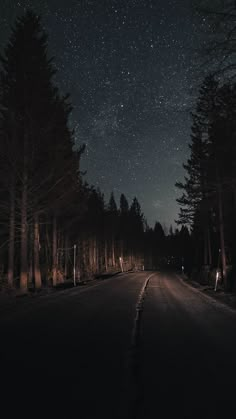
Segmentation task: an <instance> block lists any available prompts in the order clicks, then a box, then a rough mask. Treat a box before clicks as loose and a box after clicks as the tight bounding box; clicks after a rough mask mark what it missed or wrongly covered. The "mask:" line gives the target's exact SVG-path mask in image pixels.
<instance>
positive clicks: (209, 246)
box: [207, 227, 212, 266]
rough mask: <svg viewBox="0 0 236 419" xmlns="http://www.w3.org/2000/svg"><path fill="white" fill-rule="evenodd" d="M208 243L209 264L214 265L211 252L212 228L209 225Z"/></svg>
mask: <svg viewBox="0 0 236 419" xmlns="http://www.w3.org/2000/svg"><path fill="white" fill-rule="evenodd" d="M207 245H208V264H209V265H210V266H211V265H212V252H211V235H210V229H209V227H208V229H207Z"/></svg>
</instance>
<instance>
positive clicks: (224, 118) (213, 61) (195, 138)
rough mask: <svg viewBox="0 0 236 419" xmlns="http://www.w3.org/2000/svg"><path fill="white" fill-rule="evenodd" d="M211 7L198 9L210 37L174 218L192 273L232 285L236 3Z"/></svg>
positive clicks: (235, 255) (235, 199)
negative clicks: (187, 243) (186, 242)
mask: <svg viewBox="0 0 236 419" xmlns="http://www.w3.org/2000/svg"><path fill="white" fill-rule="evenodd" d="M202 3H203V2H202ZM208 3H209V2H208ZM218 3H219V2H218ZM213 7H214V4H212V5H211V6H209V7H207V6H206V3H205V4H204V8H202V9H201V8H200V9H199V12H200V13H204V16H206V18H207V19H208V25H209V29H210V33H211V37H210V41H209V42H208V43H206V45H205V48H204V53H203V69H204V70H205V77H204V80H203V82H202V85H201V87H200V90H199V94H198V99H197V103H196V105H195V109H194V110H193V111H192V113H191V117H192V129H191V142H190V144H189V147H190V157H189V159H187V161H186V162H185V163H184V165H183V167H184V169H185V180H184V182H177V183H176V186H177V188H179V189H180V191H181V195H180V197H179V199H178V203H179V205H180V213H179V219H178V223H179V224H182V225H189V226H191V236H192V240H193V244H194V254H193V276H194V277H195V278H198V279H200V280H201V281H203V282H205V283H209V282H211V281H212V280H213V281H214V280H215V277H216V275H217V274H218V275H219V276H220V279H221V282H222V283H223V286H224V289H226V290H229V291H230V290H233V289H235V278H234V277H235V263H236V246H235V240H234V238H235V234H236V222H235V213H236V142H235V140H236V138H235V134H236V118H235V116H236V85H235V68H236V64H235V52H236V39H235V32H236V23H235V18H236V5H235V2H233V1H229V2H224V5H223V7H222V2H221V7H220V8H218V9H213ZM216 10H217V11H216Z"/></svg>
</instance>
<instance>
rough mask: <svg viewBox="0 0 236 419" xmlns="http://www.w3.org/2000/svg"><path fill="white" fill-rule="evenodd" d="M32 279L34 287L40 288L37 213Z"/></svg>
mask: <svg viewBox="0 0 236 419" xmlns="http://www.w3.org/2000/svg"><path fill="white" fill-rule="evenodd" d="M34 281H35V288H36V289H39V288H41V286H42V279H41V271H40V262H39V218H38V214H37V213H36V214H35V215H34Z"/></svg>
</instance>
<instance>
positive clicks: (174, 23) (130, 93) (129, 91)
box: [0, 0, 204, 226]
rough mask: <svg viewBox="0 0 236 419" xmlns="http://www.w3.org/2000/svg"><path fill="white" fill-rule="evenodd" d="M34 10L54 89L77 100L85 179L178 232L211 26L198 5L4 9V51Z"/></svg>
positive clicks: (36, 4)
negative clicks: (19, 19) (18, 21)
mask: <svg viewBox="0 0 236 419" xmlns="http://www.w3.org/2000/svg"><path fill="white" fill-rule="evenodd" d="M28 6H31V7H32V8H33V9H34V10H36V11H37V12H39V13H41V14H42V17H43V24H44V26H45V29H46V31H47V32H48V34H49V53H50V55H53V56H55V64H56V67H57V69H58V74H57V76H56V81H57V83H58V84H59V86H60V87H61V89H62V91H63V92H67V91H68V92H69V93H71V100H72V103H73V106H74V110H73V115H72V121H71V123H72V126H73V127H74V128H75V138H76V143H77V144H82V143H85V144H86V152H85V154H84V156H83V158H82V170H86V171H87V174H86V179H87V180H88V181H89V183H91V184H93V185H95V186H98V187H100V188H101V190H102V191H103V192H104V193H105V197H106V198H108V197H109V194H110V192H111V191H112V190H113V191H114V192H115V196H116V198H117V201H118V200H119V195H120V194H121V193H122V192H123V193H124V194H125V195H126V196H127V198H128V200H130V201H131V199H132V198H133V196H137V198H138V200H139V201H140V203H141V206H142V209H143V212H144V213H145V216H146V217H147V220H148V223H149V224H150V225H153V223H154V222H155V220H158V221H160V222H162V223H164V224H165V225H166V226H168V225H169V224H170V223H172V224H173V222H174V219H176V218H177V213H178V207H177V204H176V202H175V200H176V197H177V196H178V195H179V191H178V190H176V188H175V182H176V181H177V180H181V179H182V178H183V175H184V170H183V168H182V163H183V162H184V161H185V160H186V158H187V156H188V143H189V141H190V125H191V121H190V116H189V110H190V108H191V106H192V103H193V95H192V90H193V89H194V88H195V87H196V74H195V70H196V51H195V50H196V48H198V47H199V45H200V38H201V35H200V34H201V29H202V26H203V25H204V23H203V22H201V20H200V19H198V17H197V16H196V15H195V13H194V10H193V8H192V7H191V1H188V0H181V1H175V0H169V1H168V0H143V1H142V0H131V1H127V0H116V1H115V0H107V1H102V0H87V1H86V0H84V1H79V0H51V1H50V0H48V1H44V0H41V1H39V0H34V1H33V0H31V1H11V0H5V2H4V1H3V2H2V1H1V5H0V9H1V10H0V11H1V13H0V15H1V23H2V25H1V29H0V36H1V39H2V41H3V43H4V42H6V40H7V37H8V35H9V33H10V29H9V25H10V24H12V23H13V22H14V18H15V17H16V16H17V15H18V14H20V13H22V12H23V10H24V8H25V7H28Z"/></svg>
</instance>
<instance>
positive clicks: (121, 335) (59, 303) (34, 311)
mask: <svg viewBox="0 0 236 419" xmlns="http://www.w3.org/2000/svg"><path fill="white" fill-rule="evenodd" d="M148 278H149V279H148ZM145 285H146V288H144V287H145ZM235 325H236V312H235V311H233V309H231V308H228V307H227V306H225V305H223V304H222V303H220V302H218V301H215V300H213V299H212V298H211V297H210V296H208V295H205V294H204V293H202V292H201V291H199V290H198V289H194V288H191V287H190V286H189V285H188V284H186V283H185V282H184V281H183V280H182V279H180V278H179V277H178V276H176V275H174V274H169V273H152V272H140V273H129V274H121V275H117V276H115V277H113V278H110V279H107V280H104V281H97V282H94V284H91V285H90V286H88V287H87V286H85V287H76V288H75V289H69V290H65V291H63V292H58V293H55V294H52V295H48V296H44V297H42V298H34V299H32V298H31V299H27V298H26V299H25V300H24V301H23V300H22V302H20V303H18V302H17V304H15V305H14V304H13V303H12V304H11V306H9V305H8V306H7V309H6V310H4V307H2V311H1V319H0V331H1V335H0V336H1V358H0V359H1V384H2V391H1V396H2V400H1V406H2V409H3V406H4V405H5V404H7V406H8V413H7V416H6V415H5V416H4V415H3V416H2V417H4V418H5V417H12V415H13V413H12V412H13V410H15V409H16V411H17V416H20V417H25V416H31V417H35V416H37V415H40V416H42V415H43V416H47V417H48V416H51V417H53V418H54V417H57V416H59V417H63V418H70V417H78V418H82V419H87V418H100V417H101V418H104V419H106V418H109V419H113V418H114V419H116V418H117V419H118V418H125V419H129V418H130V419H131V418H132V419H134V418H136V419H141V418H142V419H149V418H153V419H156V418H161V419H163V418H173V417H178V418H207V419H208V418H216V417H217V418H218V417H219V418H221V417H224V418H231V417H234V414H235V404H236V403H235V396H236V390H235V380H236V362H235V361H236V332H235ZM8 400H10V403H8V402H7V401H8ZM14 417H15V414H14Z"/></svg>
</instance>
